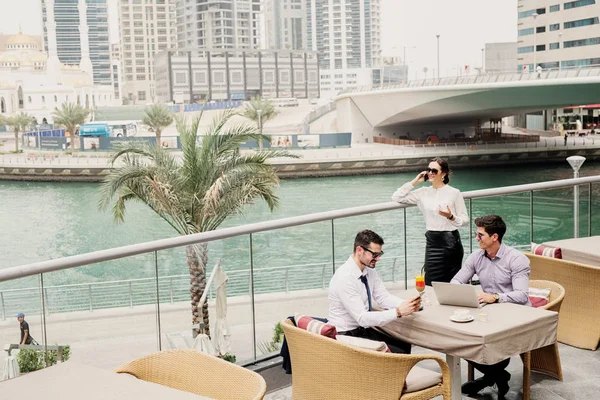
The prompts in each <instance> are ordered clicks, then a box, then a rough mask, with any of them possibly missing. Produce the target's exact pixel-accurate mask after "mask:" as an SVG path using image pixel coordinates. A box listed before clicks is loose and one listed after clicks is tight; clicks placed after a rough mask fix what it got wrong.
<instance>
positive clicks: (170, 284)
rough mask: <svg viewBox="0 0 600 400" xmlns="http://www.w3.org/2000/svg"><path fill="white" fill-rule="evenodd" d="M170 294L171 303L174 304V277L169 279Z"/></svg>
mask: <svg viewBox="0 0 600 400" xmlns="http://www.w3.org/2000/svg"><path fill="white" fill-rule="evenodd" d="M169 296H170V297H171V304H173V278H170V279H169Z"/></svg>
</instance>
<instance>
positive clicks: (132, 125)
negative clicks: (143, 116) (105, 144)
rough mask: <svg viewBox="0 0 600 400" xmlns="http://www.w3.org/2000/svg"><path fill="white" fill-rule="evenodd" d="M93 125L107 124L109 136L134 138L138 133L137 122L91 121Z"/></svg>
mask: <svg viewBox="0 0 600 400" xmlns="http://www.w3.org/2000/svg"><path fill="white" fill-rule="evenodd" d="M93 123H94V124H107V125H108V126H109V127H110V136H113V137H129V136H136V135H137V134H138V133H139V131H140V125H141V123H140V122H139V121H133V120H126V121H93Z"/></svg>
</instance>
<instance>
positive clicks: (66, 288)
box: [0, 176, 600, 359]
mask: <svg viewBox="0 0 600 400" xmlns="http://www.w3.org/2000/svg"><path fill="white" fill-rule="evenodd" d="M595 183H600V176H591V177H585V178H577V179H564V180H557V181H549V182H540V183H534V184H525V185H516V186H508V187H501V188H492V189H483V190H474V191H469V192H464V193H463V196H464V198H465V199H466V200H467V208H468V213H469V218H470V220H471V221H472V220H473V217H474V214H473V212H474V211H473V210H474V208H473V205H474V201H475V200H481V201H482V203H485V204H484V205H485V207H494V203H495V200H494V201H490V200H488V201H484V199H485V198H491V197H497V196H503V197H501V198H500V199H498V203H502V202H504V200H503V199H504V198H505V197H504V196H507V195H521V194H525V195H527V194H528V195H529V196H528V199H527V197H525V196H520V197H519V198H518V202H519V203H521V206H522V210H521V211H520V213H523V210H525V209H526V210H527V211H528V213H529V215H528V216H527V215H520V216H519V219H521V218H522V219H525V221H523V222H524V226H526V227H527V229H528V230H529V235H528V236H529V237H528V239H529V241H533V239H534V191H548V190H556V189H564V188H572V187H574V186H581V185H585V186H587V187H588V193H589V196H588V204H587V207H588V213H587V214H588V215H587V220H588V221H587V230H588V232H587V234H588V235H590V236H591V234H592V195H593V193H594V192H593V190H592V185H593V184H595ZM561 196H562V195H561ZM510 199H511V198H509V200H510ZM536 199H543V196H539V195H538V196H536ZM561 200H562V201H564V196H563V197H562V198H561ZM511 201H512V200H511ZM526 203H527V205H526ZM555 203H556V202H555ZM542 204H543V206H544V207H548V206H549V204H550V205H552V204H551V203H549V202H548V201H547V200H545V201H544V202H542ZM498 206H499V205H498ZM577 206H578V207H579V204H577ZM407 207H408V206H406V205H401V204H397V203H394V202H388V203H380V204H373V205H369V206H361V207H352V208H347V209H340V210H334V211H327V212H320V213H314V214H308V215H302V216H296V217H290V218H283V219H278V220H274V221H266V222H259V223H253V224H248V225H242V226H236V227H231V228H223V229H218V230H215V231H211V232H205V233H199V234H194V235H188V236H180V237H174V238H169V239H162V240H156V241H152V242H147V243H139V244H134V245H129V246H124V247H120V248H113V249H107V250H101V251H96V252H92V253H87V254H80V255H75V256H70V257H65V258H60V259H54V260H48V261H43V262H37V263H32V264H28V265H22V266H17V267H10V268H6V269H3V270H0V282H7V281H11V280H16V279H21V278H24V277H31V276H37V277H39V285H38V287H37V288H29V289H26V290H25V289H12V290H4V291H2V292H0V307H1V309H0V311H1V312H2V314H3V315H2V317H6V316H7V315H11V313H13V314H14V311H15V308H14V307H15V304H17V303H19V302H20V301H19V299H22V298H23V297H24V296H26V297H27V298H28V303H29V304H31V303H32V302H31V299H33V298H35V297H38V298H39V303H40V308H39V309H38V310H39V311H40V313H41V316H42V320H43V323H42V329H43V331H44V332H45V329H46V328H45V316H46V315H47V314H50V313H60V312H62V311H72V310H73V307H75V308H76V309H79V310H82V311H92V310H96V309H99V308H107V307H110V304H113V307H115V304H116V306H119V305H120V306H121V307H134V306H136V305H138V304H148V302H150V303H153V302H154V303H156V305H157V308H156V315H157V320H160V309H159V307H158V305H159V304H162V303H176V302H179V301H182V302H183V301H186V300H189V278H188V275H168V276H163V277H160V276H159V273H158V260H159V257H158V252H159V251H161V250H166V249H174V248H179V247H182V246H187V245H192V244H197V243H210V242H216V241H219V240H223V239H227V238H235V237H240V236H242V237H248V238H249V244H250V247H249V256H250V259H249V265H250V269H242V270H231V271H230V270H228V271H227V273H228V275H229V276H230V283H229V284H228V292H229V293H230V294H232V295H240V296H241V295H243V296H247V295H249V301H248V302H249V306H250V310H251V323H250V326H251V329H252V344H253V359H256V348H257V340H256V326H257V322H256V300H255V296H254V295H255V294H257V293H265V292H277V291H279V292H285V291H294V290H301V289H307V288H326V286H327V284H328V280H329V279H330V277H331V275H332V274H333V272H334V271H335V267H336V265H339V264H341V262H342V260H343V259H345V258H346V257H347V254H343V258H339V255H338V254H336V249H335V240H334V239H335V230H336V221H338V222H337V224H342V225H343V223H344V221H349V222H350V223H352V225H354V223H353V222H352V220H348V218H351V217H357V216H365V215H369V216H370V217H371V218H374V217H373V216H372V214H377V213H384V212H390V211H391V212H394V211H395V212H396V213H398V212H400V214H394V215H393V220H394V225H396V226H400V225H402V227H403V228H402V229H403V230H404V234H402V233H398V237H400V236H401V237H402V241H403V252H404V254H403V255H402V251H398V253H400V254H395V255H393V256H392V257H387V258H386V259H384V260H385V262H384V260H382V262H381V263H380V266H378V270H379V271H380V273H381V275H382V279H383V280H384V281H402V280H403V281H404V287H405V288H406V287H407V286H408V274H409V265H408V255H407V254H408V252H409V250H408V249H409V248H411V251H412V249H413V248H415V247H414V242H413V241H414V240H415V239H414V238H412V237H408V236H407V233H406V226H407V212H406V211H407ZM492 209H493V208H492ZM398 216H400V219H398ZM386 219H392V218H391V217H388V218H386ZM547 220H548V218H539V219H538V223H542V224H544V223H548V221H547ZM395 221H397V223H396V222H395ZM319 222H329V223H330V227H331V239H332V243H331V244H330V245H331V246H332V247H331V253H330V254H331V259H330V260H328V261H326V262H318V263H312V264H303V265H297V266H283V267H270V268H262V269H261V268H254V260H253V257H255V255H254V254H255V253H254V252H256V250H257V249H256V248H254V252H253V237H256V236H257V235H259V234H261V233H264V232H270V231H275V230H281V229H284V228H290V227H302V226H306V225H309V224H314V223H319ZM402 229H395V231H396V232H402ZM467 235H468V245H467V244H466V242H467V240H466V238H465V246H464V247H465V253H467V254H469V253H470V252H472V250H473V233H472V229H470V228H469V232H468V233H467ZM278 236H282V233H278ZM386 240H388V239H387V238H386ZM525 242H527V240H523V243H516V244H525ZM320 245H321V247H320V248H318V249H317V250H316V251H318V252H320V253H323V250H324V249H326V247H327V244H323V243H320ZM323 245H324V246H325V247H323ZM398 247H400V246H398ZM392 248H393V247H392ZM320 253H319V254H320ZM141 254H148V255H151V256H152V264H153V265H152V266H151V268H148V269H147V270H152V271H153V275H154V276H153V277H150V278H143V279H132V280H124V281H109V282H102V283H83V284H74V285H62V286H60V285H53V286H45V285H44V276H45V275H46V274H48V273H51V272H54V271H60V270H67V269H71V268H75V267H81V266H88V265H91V264H95V263H99V262H104V261H109V260H119V259H124V258H127V257H131V256H136V255H141ZM336 257H337V258H336ZM420 257H422V255H421V256H420ZM413 267H414V266H411V269H412V268H413ZM419 267H420V266H419ZM307 271H312V273H310V274H308V273H307ZM412 272H414V271H412ZM309 276H311V278H310V279H309V278H308V277H309ZM259 281H264V282H261V283H262V284H261V285H257V282H259ZM309 281H310V282H309ZM307 282H309V283H308V285H307ZM157 299H158V301H157ZM71 300H72V302H71ZM73 305H75V306H73ZM21 306H22V304H21ZM69 307H71V308H69ZM30 308H31V309H32V310H33V308H34V307H30ZM20 311H23V309H22V308H21V309H20ZM44 337H45V334H44ZM160 337H161V328H160V323H159V324H157V339H158V340H157V342H158V346H157V347H158V348H159V349H160V348H161V344H160V343H161V342H160Z"/></svg>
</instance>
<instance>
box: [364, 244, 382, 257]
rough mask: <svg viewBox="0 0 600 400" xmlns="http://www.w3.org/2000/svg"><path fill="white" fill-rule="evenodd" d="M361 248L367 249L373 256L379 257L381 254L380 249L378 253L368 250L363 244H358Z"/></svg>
mask: <svg viewBox="0 0 600 400" xmlns="http://www.w3.org/2000/svg"><path fill="white" fill-rule="evenodd" d="M360 247H362V248H363V250H365V251H368V252H369V253H371V255H372V256H373V258H379V257H381V256H383V251H380V252H379V253H377V252H375V251H373V250H369V249H367V248H366V247H365V246H360Z"/></svg>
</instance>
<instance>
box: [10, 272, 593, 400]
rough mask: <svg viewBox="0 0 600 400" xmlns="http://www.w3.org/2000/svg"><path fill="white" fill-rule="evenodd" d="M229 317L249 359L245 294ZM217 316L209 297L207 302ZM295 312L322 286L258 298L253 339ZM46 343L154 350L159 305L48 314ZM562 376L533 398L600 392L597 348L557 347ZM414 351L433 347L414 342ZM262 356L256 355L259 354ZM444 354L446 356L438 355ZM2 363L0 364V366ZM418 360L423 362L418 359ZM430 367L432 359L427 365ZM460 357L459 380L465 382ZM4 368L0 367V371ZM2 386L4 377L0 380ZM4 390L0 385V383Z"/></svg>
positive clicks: (98, 355) (323, 311)
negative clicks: (460, 378) (562, 379)
mask: <svg viewBox="0 0 600 400" xmlns="http://www.w3.org/2000/svg"><path fill="white" fill-rule="evenodd" d="M386 286H387V287H388V289H389V290H390V291H391V292H392V293H394V292H397V291H401V290H403V289H404V283H393V284H386ZM228 301H229V307H228V320H229V322H230V324H231V339H232V353H234V354H235V355H236V356H237V360H238V362H239V361H243V360H244V359H248V358H250V357H252V331H251V326H252V325H251V315H252V312H251V308H250V303H249V298H248V297H247V296H240V297H233V298H229V299H228ZM160 312H161V318H160V323H161V329H162V332H163V337H162V338H161V339H162V348H163V349H169V348H171V347H170V345H169V340H168V338H167V336H169V338H170V339H171V341H172V342H174V344H175V345H176V347H185V340H184V339H183V336H188V341H191V326H190V310H189V305H188V303H187V302H182V303H177V304H172V305H171V304H168V305H161V306H160ZM210 312H211V315H212V317H213V319H214V316H215V310H214V302H212V301H211V302H210ZM295 312H301V313H304V314H307V315H314V316H326V315H327V291H326V290H323V289H314V290H305V291H297V292H289V293H270V294H261V295H257V296H256V322H257V325H256V334H257V341H267V340H270V339H271V337H272V333H273V327H274V325H275V323H276V322H278V321H281V320H282V319H284V318H286V317H287V316H289V315H293V314H294V313H295ZM26 319H27V321H28V322H29V325H30V327H31V332H32V335H33V336H34V337H35V338H36V339H37V340H38V341H40V342H41V338H42V337H41V333H40V331H41V329H40V316H39V315H29V316H26ZM46 324H47V341H48V344H54V343H59V344H69V345H71V360H75V361H77V362H80V363H83V364H86V365H91V366H95V367H99V368H104V369H112V368H114V367H116V366H118V365H120V364H122V363H124V362H126V361H129V360H131V359H134V358H137V357H140V356H142V355H145V354H149V353H152V352H154V351H157V349H158V344H157V337H156V324H157V320H156V307H155V306H154V305H151V306H137V307H133V308H128V309H107V310H97V311H93V312H72V313H60V314H50V315H48V316H47V317H46ZM18 338H19V326H18V322H17V320H16V318H12V319H8V320H6V321H1V322H0V343H2V345H4V344H8V343H15V342H16V341H17V340H18ZM559 347H560V355H561V361H562V365H563V374H564V381H563V382H559V381H556V380H554V379H552V378H547V377H545V376H543V375H539V374H532V389H531V399H533V400H561V399H566V400H571V399H573V400H574V399H579V398H595V397H596V395H597V393H598V392H599V391H600V382H598V380H597V375H596V371H598V370H599V369H600V354H599V353H598V351H595V352H594V351H588V350H580V349H576V348H574V347H570V346H566V345H562V344H560V345H559ZM413 352H414V353H433V352H431V351H429V350H427V349H422V348H414V349H413ZM258 355H260V353H259V354H258ZM442 356H443V355H442ZM0 365H2V364H0ZM420 365H421V364H420ZM423 366H424V367H428V368H431V367H432V364H424V365H423ZM466 370H467V368H466V362H465V361H463V368H462V371H463V378H462V379H463V381H466V379H467V377H466ZM508 370H509V371H510V372H511V374H512V379H511V381H510V386H511V389H510V392H509V394H508V396H507V398H509V399H521V398H522V395H521V393H520V390H521V386H522V363H521V360H520V358H519V357H513V359H512V360H511V364H510V366H509V368H508ZM0 372H2V371H0ZM0 385H1V383H0ZM0 388H1V386H0ZM495 393H496V392H495V391H494V390H492V389H487V390H486V391H484V392H483V393H482V396H479V397H477V398H479V399H494V398H495ZM267 399H269V400H288V399H291V389H290V388H284V389H282V390H279V391H276V392H274V393H271V394H269V395H268V397H267Z"/></svg>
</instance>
